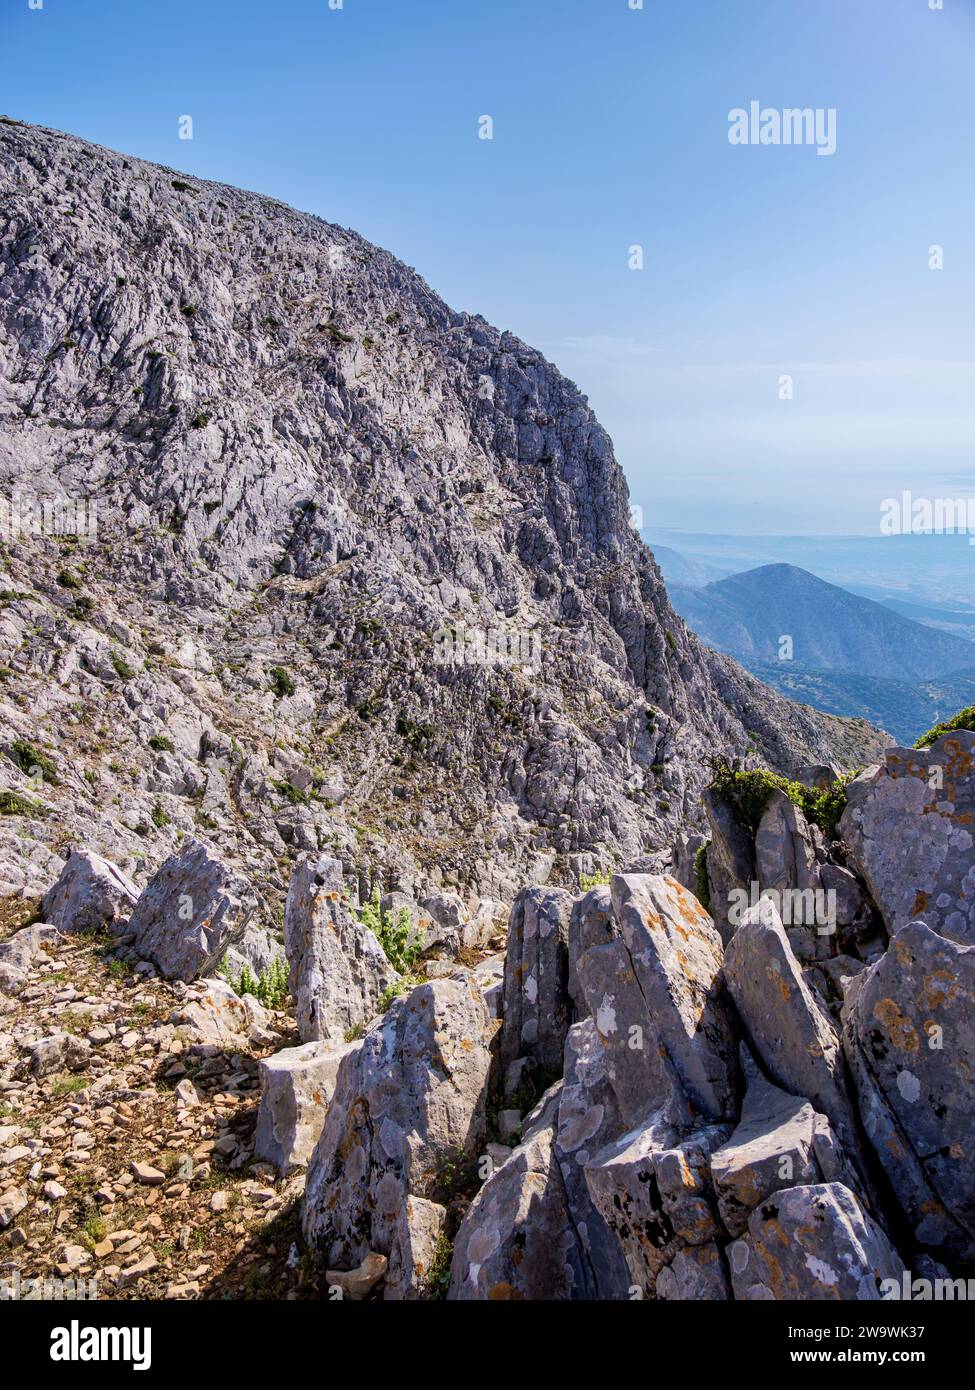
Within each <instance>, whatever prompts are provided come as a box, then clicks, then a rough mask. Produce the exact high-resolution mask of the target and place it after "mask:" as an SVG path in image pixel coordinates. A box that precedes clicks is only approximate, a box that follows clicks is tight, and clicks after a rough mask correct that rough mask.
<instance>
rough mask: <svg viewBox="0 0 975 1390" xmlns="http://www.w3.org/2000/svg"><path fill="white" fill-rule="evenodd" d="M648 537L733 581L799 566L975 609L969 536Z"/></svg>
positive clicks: (866, 590)
mask: <svg viewBox="0 0 975 1390" xmlns="http://www.w3.org/2000/svg"><path fill="white" fill-rule="evenodd" d="M643 536H644V539H645V540H646V542H647V544H648V545H649V546H650V548H651V550H655V547H656V542H657V541H660V542H661V544H662V545H665V546H669V547H671V548H672V549H674V550H676V551H678V552H679V553H680V554H681V555H683V556H684V558H685V559H687V560H697V561H699V562H700V563H702V564H705V565H717V566H720V567H721V568H723V569H724V571H725V573H728V574H731V573H737V572H740V571H741V570H749V569H754V568H755V567H756V565H770V564H792V565H799V566H800V567H801V568H802V569H806V570H811V571H812V572H813V574H818V575H820V576H821V577H822V578H823V579H825V580H827V581H828V582H829V583H830V584H840V585H842V587H843V588H845V589H852V590H854V591H855V592H857V593H862V594H865V595H866V596H868V597H870V598H873V599H877V600H878V601H882V600H884V599H900V600H903V601H905V602H908V603H920V604H922V605H931V606H933V607H938V608H948V609H963V608H966V607H968V608H971V607H973V606H975V548H973V547H972V546H971V545H970V544H969V538H968V536H966V535H954V534H950V535H900V536H880V535H876V536H721V535H705V534H703V533H699V534H695V533H692V532H686V531H675V530H673V529H667V528H664V527H659V526H645V527H644V528H643ZM713 577H715V576H712V578H713ZM912 616H916V615H912Z"/></svg>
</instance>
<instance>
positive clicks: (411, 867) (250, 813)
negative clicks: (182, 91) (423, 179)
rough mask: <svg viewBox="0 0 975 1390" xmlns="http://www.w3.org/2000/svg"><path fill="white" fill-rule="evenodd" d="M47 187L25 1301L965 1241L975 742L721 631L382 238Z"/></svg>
mask: <svg viewBox="0 0 975 1390" xmlns="http://www.w3.org/2000/svg"><path fill="white" fill-rule="evenodd" d="M0 172H2V177H3V187H2V197H3V203H2V212H3V220H2V223H0V272H2V273H0V393H2V395H0V427H2V436H0V437H2V443H3V454H2V469H3V479H2V482H3V488H2V489H0V496H3V498H4V500H5V501H6V503H7V506H8V510H7V513H6V515H5V518H3V519H4V524H5V525H6V526H7V528H8V534H7V538H6V540H5V542H4V547H3V555H2V563H3V575H2V577H0V580H2V587H0V605H2V606H0V771H2V778H0V869H2V876H3V882H2V883H0V1297H3V1298H7V1297H21V1296H24V1295H23V1287H24V1284H25V1282H27V1281H33V1280H40V1281H41V1284H40V1285H38V1286H36V1287H39V1288H41V1289H42V1290H43V1288H44V1287H45V1285H44V1283H43V1281H45V1280H51V1279H58V1280H61V1281H71V1282H72V1286H73V1287H75V1288H77V1286H78V1284H79V1281H80V1283H81V1284H82V1285H83V1286H84V1293H85V1296H89V1293H90V1296H94V1297H99V1298H148V1297H167V1298H191V1299H196V1298H226V1297H267V1296H279V1297H289V1298H302V1297H309V1298H325V1297H327V1298H335V1297H339V1296H341V1297H348V1298H369V1299H371V1300H378V1299H380V1298H382V1299H386V1300H392V1299H418V1298H422V1299H433V1298H447V1299H449V1300H468V1299H489V1300H496V1299H533V1298H534V1299H553V1298H555V1299H581V1298H600V1299H634V1298H646V1299H664V1300H666V1299H671V1298H697V1299H728V1298H736V1299H745V1300H749V1299H759V1298H761V1299H766V1298H787V1297H799V1298H816V1299H818V1298H840V1299H864V1298H877V1297H879V1296H881V1293H882V1290H883V1287H884V1285H885V1282H886V1283H890V1282H894V1283H897V1282H898V1281H900V1280H902V1279H903V1278H908V1279H910V1278H911V1277H912V1276H914V1275H917V1276H919V1277H928V1276H930V1277H932V1278H934V1277H937V1278H940V1277H942V1276H944V1277H948V1276H949V1275H952V1276H953V1275H960V1274H964V1273H965V1272H967V1271H968V1269H969V1268H970V1267H971V1265H972V1262H973V1259H975V1254H973V1252H975V1221H973V1218H972V1210H973V1194H972V1188H971V1178H970V1173H971V1165H970V1162H969V1161H968V1154H969V1150H970V1147H971V1143H972V1138H971V1134H972V1111H971V1086H970V1078H971V1067H972V1057H973V1041H972V1034H971V1026H970V1018H971V999H972V995H973V980H972V969H973V967H972V963H971V959H970V958H971V956H972V953H973V947H972V945H971V936H972V930H973V929H972V923H971V914H972V909H971V906H970V899H971V894H972V887H971V885H972V882H973V879H975V863H973V858H972V854H973V852H972V845H971V835H970V834H969V832H968V830H967V829H966V827H967V825H968V824H969V823H970V821H971V814H972V801H973V795H975V793H973V786H972V783H973V777H972V756H973V753H975V734H972V733H970V732H969V731H968V729H967V728H961V727H959V728H956V729H950V730H945V731H942V732H941V733H940V734H939V736H938V737H936V738H933V739H932V741H931V746H930V747H929V748H926V749H925V750H924V752H917V751H915V750H907V749H896V748H895V749H887V750H886V753H885V752H884V742H885V741H884V740H883V738H882V737H881V736H880V735H879V734H878V733H877V732H876V731H875V730H874V729H872V728H871V727H870V726H868V725H866V724H864V723H862V722H856V721H844V720H839V719H831V718H829V717H828V716H822V715H818V714H816V713H815V712H814V711H812V710H809V709H807V708H804V707H801V706H798V705H793V704H790V703H789V702H787V701H785V700H783V699H781V698H780V697H778V696H776V695H775V694H774V693H773V692H770V691H769V690H767V689H766V688H765V687H763V686H761V685H760V684H759V683H758V682H757V681H755V680H754V679H753V678H752V677H750V676H748V675H747V674H746V673H745V672H743V671H742V670H741V669H740V668H739V667H737V666H736V665H735V664H734V662H732V661H731V660H729V659H728V658H726V657H723V656H721V655H719V654H717V653H714V652H712V651H710V650H709V649H707V648H706V647H705V646H704V645H703V644H702V643H700V642H699V641H698V640H697V639H696V638H695V637H694V636H693V635H692V634H691V633H689V632H688V631H687V629H686V628H685V627H684V625H683V623H682V622H681V620H680V619H679V618H677V616H676V615H675V613H674V612H673V610H672V608H671V607H670V604H669V602H668V599H667V596H666V593H665V591H664V587H663V584H662V582H661V579H660V575H659V572H658V570H657V568H656V566H655V564H654V562H653V559H652V556H651V555H650V553H649V551H648V550H647V549H646V547H645V546H644V545H643V544H642V543H641V542H640V540H639V539H638V537H636V536H635V535H634V533H633V532H632V531H631V529H630V527H629V523H628V509H627V496H626V489H625V484H624V482H623V478H622V474H621V472H620V470H619V468H618V466H617V465H616V463H615V460H614V458H613V454H612V449H611V447H610V444H609V441H608V439H607V438H606V436H605V434H604V433H603V432H602V431H601V429H600V427H599V426H598V424H597V423H596V421H595V420H594V418H593V417H592V415H591V413H590V412H589V410H588V407H587V406H586V404H585V401H584V399H583V398H582V397H581V396H580V394H579V393H578V391H577V390H576V388H575V387H574V386H572V384H571V383H569V382H567V381H565V380H564V378H562V377H561V376H560V375H559V374H558V372H557V371H556V370H555V369H554V368H553V367H551V366H550V365H549V364H547V363H545V362H544V361H543V359H541V358H540V357H539V356H538V354H536V353H534V352H533V351H532V350H531V349H529V348H527V347H525V346H524V345H523V344H521V343H519V342H518V341H517V340H515V339H513V338H511V337H510V335H507V334H503V333H499V332H498V331H497V330H494V329H491V328H490V327H489V326H488V325H487V324H485V323H484V322H483V321H482V320H480V319H477V318H472V317H469V316H467V315H462V314H456V313H453V312H452V311H450V310H448V309H447V308H446V306H444V305H443V304H442V303H441V302H440V301H439V300H438V299H436V297H435V296H434V295H432V293H431V292H430V291H429V290H428V289H427V287H426V286H425V285H424V284H423V282H422V281H421V280H419V278H418V277H417V276H415V274H413V273H412V272H411V271H409V270H407V269H406V268H405V267H403V266H401V265H400V264H399V263H397V262H396V261H395V260H393V258H392V257H390V256H388V255H387V254H386V253H384V252H380V251H377V250H376V249H375V248H373V247H370V246H368V245H367V244H366V243H365V242H363V241H362V240H361V239H360V238H358V237H356V236H355V235H354V234H352V233H349V232H345V231H341V230H340V229H337V228H334V227H330V226H328V225H327V224H325V223H323V222H320V221H318V220H317V219H315V218H311V217H306V216H303V215H300V214H297V213H294V212H291V211H290V210H289V209H286V208H283V207H282V206H281V205H279V204H276V203H274V202H272V201H270V200H268V199H263V198H260V197H258V196H257V195H252V194H245V193H241V192H239V191H236V190H233V189H228V188H224V187H221V186H216V185H209V184H201V183H198V182H197V181H193V180H189V179H187V178H185V177H181V176H179V175H177V174H174V173H173V172H172V171H169V170H164V169H159V168H157V167H155V166H150V165H146V164H142V163H139V162H137V161H134V160H129V159H126V158H124V157H122V156H120V155H115V154H112V153H110V152H106V151H103V150H98V149H96V148H94V147H91V146H88V145H85V144H84V143H82V142H80V141H77V140H73V139H71V138H70V137H67V136H62V135H58V134H56V133H53V132H49V131H39V130H34V129H30V128H27V127H23V126H20V125H19V124H17V123H11V122H9V121H5V122H0ZM14 492H16V493H18V494H19V498H20V500H19V502H18V503H17V505H18V506H19V507H20V513H19V514H20V517H21V520H22V521H23V518H24V517H25V516H27V515H28V514H29V513H28V509H29V507H30V506H31V505H34V506H36V505H37V503H38V501H39V500H41V499H44V498H47V499H48V501H49V502H51V503H52V504H53V502H54V500H55V499H59V503H58V505H59V508H60V510H50V509H49V512H48V514H47V515H46V516H45V515H44V513H43V512H41V513H40V522H39V524H38V526H37V528H36V533H35V528H34V527H33V526H32V525H28V526H26V527H25V526H24V525H23V524H22V525H21V526H20V528H19V530H17V529H16V528H14V526H13V523H12V520H11V512H10V504H11V501H12V497H13V494H14ZM69 502H70V503H72V504H74V503H79V504H80V505H81V504H83V508H84V512H85V515H86V516H88V515H90V512H89V507H90V504H91V503H97V531H96V533H95V534H94V535H91V536H79V535H78V534H76V532H77V530H78V526H77V525H75V526H74V527H73V528H71V527H68V528H67V530H68V532H69V533H68V534H65V533H64V531H65V528H64V527H63V526H62V527H61V533H60V534H59V533H58V518H59V517H61V518H63V514H64V509H65V506H66V505H67V503H69ZM35 515H36V513H35ZM74 521H75V522H76V523H77V521H78V516H77V514H75V516H74ZM721 755H724V756H725V757H727V758H728V759H730V760H731V761H730V762H729V763H726V764H723V765H722V764H721V763H720V757H721ZM716 760H718V761H716ZM881 760H882V761H881ZM865 762H871V763H872V764H873V765H871V766H870V767H869V768H868V769H867V770H866V771H864V772H862V773H861V774H860V775H859V776H858V777H857V779H856V780H854V781H851V782H850V783H849V784H845V783H843V782H840V781H838V780H837V778H836V769H837V768H842V767H853V766H860V765H862V764H863V763H865ZM813 764H815V765H813ZM830 764H831V765H832V766H830ZM770 767H771V768H776V769H778V770H779V774H781V773H785V774H789V775H790V776H792V775H794V776H795V777H796V778H798V779H801V780H798V781H788V780H786V778H785V777H783V776H781V775H779V774H773V773H772V772H771V771H769V770H768V769H769V768H770ZM716 774H717V775H716ZM616 869H622V870H624V871H623V872H614V870H616ZM665 869H669V870H670V872H669V873H667V872H663V870H665ZM759 890H761V892H762V893H763V894H764V896H763V897H762V898H761V900H759V901H757V902H751V905H750V906H749V903H750V900H751V898H753V897H755V896H756V894H757V892H758V891H759ZM795 895H798V905H797V902H796V897H795ZM919 918H923V920H917V919H919ZM932 1028H934V1029H936V1030H937V1036H938V1038H939V1039H940V1040H941V1043H942V1044H943V1046H940V1045H939V1046H937V1047H935V1046H933V1045H931V1046H922V1042H923V1041H924V1040H925V1039H929V1038H930V1037H932V1036H933V1034H932V1033H931V1029H932ZM891 1155H893V1156H894V1157H893V1159H892V1158H891ZM60 1287H61V1288H62V1289H63V1284H62V1285H61V1286H60Z"/></svg>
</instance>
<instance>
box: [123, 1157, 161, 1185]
mask: <svg viewBox="0 0 975 1390" xmlns="http://www.w3.org/2000/svg"><path fill="white" fill-rule="evenodd" d="M129 1171H130V1172H131V1174H132V1176H133V1177H134V1178H135V1180H136V1182H141V1183H143V1184H144V1185H145V1186H146V1187H159V1186H160V1185H161V1184H162V1183H164V1182H165V1181H166V1174H165V1173H162V1172H160V1171H159V1169H158V1168H153V1166H152V1164H151V1163H131V1164H130V1165H129Z"/></svg>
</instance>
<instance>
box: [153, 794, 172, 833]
mask: <svg viewBox="0 0 975 1390" xmlns="http://www.w3.org/2000/svg"><path fill="white" fill-rule="evenodd" d="M149 819H150V820H151V821H152V823H153V825H154V826H155V827H156V829H157V830H162V829H163V827H164V826H166V825H168V824H169V816H167V815H166V812H165V811H164V810H163V808H162V807H161V806H160V804H159V802H158V801H157V802H156V804H155V806H153V808H152V810H151V811H150V812H149Z"/></svg>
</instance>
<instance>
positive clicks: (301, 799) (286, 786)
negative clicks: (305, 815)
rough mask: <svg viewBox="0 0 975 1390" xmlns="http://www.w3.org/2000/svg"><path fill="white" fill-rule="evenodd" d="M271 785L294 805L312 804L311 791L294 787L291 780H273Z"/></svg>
mask: <svg viewBox="0 0 975 1390" xmlns="http://www.w3.org/2000/svg"><path fill="white" fill-rule="evenodd" d="M271 786H272V787H273V788H274V790H275V791H276V792H277V793H278V795H279V796H283V797H284V799H285V801H290V802H291V804H292V806H310V805H311V800H312V798H311V792H307V791H304V792H303V791H299V789H298V788H297V787H293V786H292V785H291V783H290V782H272V783H271Z"/></svg>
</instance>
